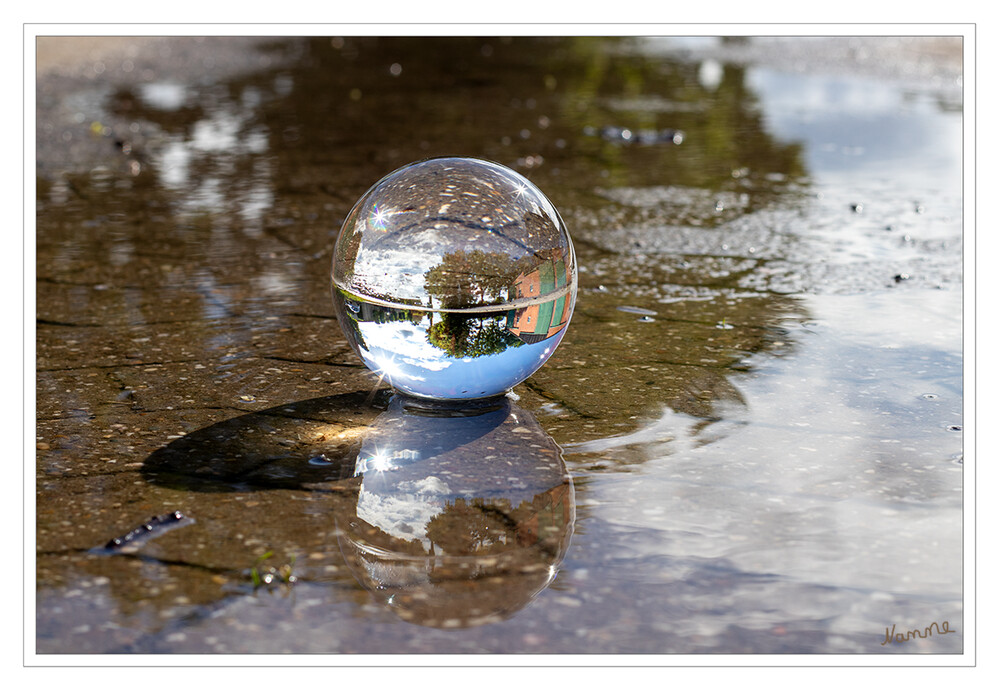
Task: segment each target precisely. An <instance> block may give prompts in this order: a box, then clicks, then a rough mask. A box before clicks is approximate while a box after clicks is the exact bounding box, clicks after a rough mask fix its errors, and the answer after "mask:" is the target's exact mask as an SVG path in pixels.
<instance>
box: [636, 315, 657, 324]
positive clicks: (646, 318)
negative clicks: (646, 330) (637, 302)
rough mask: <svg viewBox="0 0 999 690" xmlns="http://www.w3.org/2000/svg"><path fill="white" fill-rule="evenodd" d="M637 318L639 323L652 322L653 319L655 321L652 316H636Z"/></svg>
mask: <svg viewBox="0 0 999 690" xmlns="http://www.w3.org/2000/svg"><path fill="white" fill-rule="evenodd" d="M638 320H639V322H640V323H652V322H653V321H655V319H654V318H652V317H651V316H640V317H638Z"/></svg>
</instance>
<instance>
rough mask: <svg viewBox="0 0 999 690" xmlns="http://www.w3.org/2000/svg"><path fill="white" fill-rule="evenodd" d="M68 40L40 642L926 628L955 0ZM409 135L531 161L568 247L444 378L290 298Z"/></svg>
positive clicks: (954, 208) (515, 163) (786, 642)
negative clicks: (488, 347) (386, 370)
mask: <svg viewBox="0 0 999 690" xmlns="http://www.w3.org/2000/svg"><path fill="white" fill-rule="evenodd" d="M72 40H74V39H42V42H41V43H40V44H39V50H38V56H39V58H38V59H39V70H40V71H39V78H38V86H37V113H38V117H37V127H38V139H37V150H38V159H37V189H38V192H37V237H36V252H37V262H36V266H35V271H36V282H35V291H36V301H37V314H36V316H37V324H36V329H37V331H36V364H37V379H36V381H37V407H36V411H35V412H36V416H37V422H36V435H37V437H36V439H35V441H36V467H37V476H36V484H35V486H36V501H37V508H36V513H37V524H36V529H35V539H36V547H37V561H36V565H37V589H36V595H37V596H36V602H35V604H36V611H35V613H36V617H35V621H34V624H35V633H36V640H35V648H36V651H37V653H39V654H43V655H44V654H124V653H129V654H135V653H139V654H147V653H148V654H160V653H184V654H216V653H222V654H226V653H316V654H325V653H330V654H362V653H363V654H368V653H375V654H399V653H419V654H423V653H434V654H450V653H455V654H461V653H476V654H482V653H494V654H513V653H518V654H587V655H590V654H702V653H725V654H743V653H756V654H760V653H762V654H767V653H773V654H785V653H793V654H799V653H810V654H906V653H944V654H954V653H959V652H961V651H962V650H963V648H964V635H963V629H964V626H963V590H962V577H963V557H964V554H963V545H962V519H963V491H964V482H963V443H964V431H963V427H964V418H963V389H962V380H963V379H962V376H963V367H964V362H963V353H962V336H963V331H962V304H963V263H962V262H963V251H964V247H963V226H962V213H963V207H962V204H963V197H962V120H963V118H962V84H961V75H962V65H961V42H960V39H946V38H908V39H892V38H865V39H846V38H842V39H785V40H781V39H751V40H744V41H743V40H741V41H722V40H718V39H666V38H662V39H613V40H611V39H597V38H562V39H531V38H513V39H500V38H448V39H444V38H434V39H431V38H422V39H414V38H410V39H405V38H396V39H384V38H383V39H375V38H358V37H353V38H351V37H348V38H343V39H340V38H333V39H330V38H317V39H300V38H294V39H289V38H283V39H273V40H271V39H249V38H231V39H221V38H215V39H193V38H191V39H183V38H173V39H155V40H149V39H147V40H133V39H121V40H118V41H111V42H100V41H94V42H87V43H85V44H83V45H82V46H81V47H79V48H77V49H76V50H75V51H74V50H72V48H73V46H72V45H71V44H68V43H67V42H68V41H72ZM81 56H82V57H81ZM438 155H459V156H474V157H480V158H485V159H489V160H494V161H496V162H499V163H502V164H504V165H507V166H509V167H511V168H513V169H515V170H517V171H518V172H520V173H521V174H523V175H525V176H526V177H528V178H529V179H531V180H532V181H533V182H534V183H535V184H536V185H537V186H538V187H539V188H540V189H542V190H543V191H544V192H545V194H547V195H548V197H549V198H550V199H551V200H552V202H553V203H554V205H555V206H556V207H557V208H558V209H559V211H560V213H561V215H562V217H563V218H564V220H565V222H566V225H567V227H568V229H569V232H570V233H571V235H572V239H573V242H574V245H575V250H576V255H577V259H578V264H579V271H580V272H579V293H578V297H577V301H576V307H575V312H574V315H573V317H572V321H571V323H570V325H569V326H568V329H567V331H566V334H565V337H564V340H563V341H562V343H561V345H560V347H559V349H558V350H556V351H555V353H554V355H552V357H551V359H550V360H549V361H548V362H547V363H546V364H545V366H543V367H542V368H541V369H540V370H538V371H537V372H536V373H535V374H534V375H533V376H531V377H530V378H529V379H528V380H527V381H526V382H525V383H523V384H521V385H518V386H517V387H516V388H515V389H514V391H513V393H512V394H511V395H510V396H509V397H508V398H506V399H504V400H502V401H501V402H499V403H496V404H491V405H485V406H480V407H475V408H474V409H465V410H463V412H462V413H461V414H460V415H456V414H454V413H445V412H443V411H441V410H438V409H427V408H425V407H421V406H413V405H411V404H409V403H407V402H406V401H404V400H402V399H400V398H398V397H393V395H392V393H391V391H389V390H388V388H387V386H386V385H385V384H384V382H381V381H379V379H378V377H377V376H375V375H374V374H372V373H371V372H369V371H368V370H367V369H366V368H365V367H364V366H363V365H362V364H361V362H360V360H359V359H358V358H357V357H356V356H355V355H354V354H353V352H352V351H351V350H350V348H349V346H348V344H347V341H346V340H345V338H344V336H343V334H342V331H341V330H340V327H339V324H338V323H337V320H336V316H335V313H334V309H333V303H332V300H331V297H330V263H331V260H332V250H333V245H334V242H335V241H336V238H337V235H338V232H339V229H340V225H341V223H342V222H343V220H344V218H345V217H346V215H347V212H348V211H349V210H350V208H351V206H352V205H353V203H354V202H355V201H356V200H357V199H358V198H359V197H360V196H361V194H363V193H364V192H365V191H366V190H367V189H368V187H369V186H370V185H372V184H373V183H374V182H376V181H377V180H378V179H379V178H381V177H382V176H383V175H385V174H386V173H388V172H390V171H392V170H394V169H395V168H398V167H399V166H401V165H404V164H406V163H408V162H411V161H414V160H419V159H422V158H427V157H430V156H438ZM385 462H388V463H390V465H391V466H390V467H385V466H383V464H382V463H385ZM379 470H385V471H379ZM174 511H179V512H180V513H181V515H182V516H183V518H182V519H180V520H177V521H173V520H171V519H169V517H166V518H164V523H163V524H162V525H151V529H149V530H145V529H144V528H143V525H145V524H146V523H147V522H148V521H149V520H150V518H151V517H153V516H170V515H171V514H172V513H173V512H174ZM136 528H139V532H136V533H134V534H133V536H132V537H129V538H128V539H126V540H124V542H125V543H123V545H122V546H120V547H113V548H109V547H108V544H109V541H110V540H112V539H114V538H115V537H124V536H125V535H127V534H129V533H130V532H131V531H132V530H135V529H136ZM944 621H947V622H948V627H947V629H948V630H950V631H951V632H949V633H943V632H942V631H941V626H943V623H944ZM933 623H937V628H935V629H934V634H931V635H930V636H928V637H925V638H919V639H908V640H905V641H901V640H898V641H896V640H892V641H889V642H888V643H887V644H883V643H885V642H886V634H890V633H889V631H890V630H891V629H892V626H895V628H896V630H897V631H903V630H914V629H918V630H920V631H923V630H925V629H926V628H927V626H931V624H933ZM886 629H887V630H886ZM910 637H911V636H910Z"/></svg>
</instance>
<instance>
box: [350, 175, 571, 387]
mask: <svg viewBox="0 0 999 690" xmlns="http://www.w3.org/2000/svg"><path fill="white" fill-rule="evenodd" d="M576 286H577V275H576V257H575V252H574V251H573V247H572V241H571V240H570V238H569V233H568V231H567V230H566V227H565V223H564V222H563V221H562V219H561V217H560V216H559V214H558V212H557V211H556V210H555V207H554V206H553V205H552V203H551V202H550V201H549V200H548V198H547V197H545V195H544V194H543V193H542V192H541V191H540V190H539V189H538V188H537V187H535V186H534V185H533V184H532V183H531V182H530V181H528V180H527V179H526V178H524V177H523V176H521V175H520V174H518V173H516V172H514V171H513V170H510V169H508V168H505V167H504V166H501V165H498V164H496V163H490V162H487V161H482V160H477V159H470V158H435V159H430V160H426V161H421V162H418V163H413V164H411V165H408V166H405V167H403V168H400V169H399V170H396V171H395V172H393V173H391V174H389V175H388V176H386V177H385V178H383V179H382V180H381V181H379V182H378V183H377V184H375V185H374V186H373V187H372V188H371V189H370V190H368V192H366V193H365V194H364V196H362V197H361V199H360V200H359V201H358V202H357V204H356V205H355V206H354V208H353V209H352V210H351V211H350V213H349V214H348V216H347V219H346V220H345V221H344V224H343V228H342V229H341V231H340V236H339V237H338V239H337V243H336V248H335V250H334V256H333V268H332V289H333V302H334V306H335V308H336V313H337V317H338V319H339V320H340V324H341V327H342V328H343V331H344V333H345V335H346V337H347V340H348V342H349V343H350V345H351V347H352V348H353V349H354V351H355V352H356V353H357V354H358V356H360V358H361V359H362V360H363V361H364V363H365V364H366V365H367V366H368V367H369V368H370V369H371V370H372V371H374V372H375V373H377V374H378V375H379V376H381V377H382V378H383V379H384V380H386V381H387V382H388V383H389V384H391V385H392V386H393V387H394V388H396V389H398V390H400V391H402V392H405V393H408V394H410V395H414V396H418V397H423V398H435V399H474V398H485V397H491V396H495V395H499V394H501V393H503V392H504V391H507V390H509V389H510V388H512V387H513V386H515V385H517V384H518V383H520V382H521V381H523V380H524V379H526V378H527V377H528V376H530V375H531V374H532V373H534V372H535V371H537V369H538V368H539V367H540V366H541V365H542V364H544V363H545V361H547V359H548V358H549V357H550V356H551V354H552V353H553V352H554V351H555V348H556V347H557V346H558V344H559V342H560V341H561V340H562V337H563V336H564V334H565V329H566V327H567V326H568V324H569V320H570V318H571V316H572V310H573V307H574V306H575V298H576Z"/></svg>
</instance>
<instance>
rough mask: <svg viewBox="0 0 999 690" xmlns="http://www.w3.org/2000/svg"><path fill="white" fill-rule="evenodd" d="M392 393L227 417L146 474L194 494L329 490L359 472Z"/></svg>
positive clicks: (163, 451) (170, 451)
mask: <svg viewBox="0 0 999 690" xmlns="http://www.w3.org/2000/svg"><path fill="white" fill-rule="evenodd" d="M390 396H391V392H390V391H388V390H383V391H378V392H377V393H376V394H375V395H374V396H372V395H371V394H368V393H349V394H344V395H334V396H329V397H323V398H312V399H310V400H303V401H300V402H294V403H288V404H284V405H277V406H275V407H270V408H268V409H266V410H260V411H258V412H251V413H250V414H245V415H240V416H239V417H234V418H232V419H227V420H225V421H224V422H219V423H218V424H213V425H211V426H209V427H205V428H204V429H199V430H198V431H195V432H193V433H190V434H188V435H186V436H184V437H182V438H179V439H176V440H175V441H173V442H171V443H170V444H168V445H166V446H164V447H163V448H160V449H159V450H157V451H155V452H154V453H152V454H151V455H150V456H149V457H147V458H146V460H145V461H144V463H143V466H142V469H141V473H142V476H143V478H144V479H145V480H146V481H148V482H150V483H151V484H156V485H160V486H168V487H171V488H176V489H184V490H190V491H209V492H234V491H248V490H259V489H316V488H322V485H323V484H328V483H330V482H338V481H340V480H342V479H346V478H348V477H350V476H351V475H352V474H353V470H354V461H355V460H356V458H357V454H358V452H359V450H360V448H361V440H362V438H363V437H364V435H365V432H366V431H367V430H368V428H369V427H370V425H371V424H372V423H373V422H374V420H375V418H376V417H378V415H379V414H381V413H382V412H383V411H384V410H385V409H386V407H387V405H388V399H389V397H390Z"/></svg>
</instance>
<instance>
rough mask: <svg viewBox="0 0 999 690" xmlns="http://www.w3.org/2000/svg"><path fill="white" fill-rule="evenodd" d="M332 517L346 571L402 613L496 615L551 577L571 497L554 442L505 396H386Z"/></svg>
mask: <svg viewBox="0 0 999 690" xmlns="http://www.w3.org/2000/svg"><path fill="white" fill-rule="evenodd" d="M352 481H356V482H359V485H357V487H356V488H357V489H358V494H357V501H356V503H353V504H351V503H342V504H341V507H340V508H339V509H338V513H337V516H336V518H337V528H338V530H337V531H338V534H339V539H340V548H341V551H342V552H343V555H344V559H345V561H346V563H347V565H348V566H349V567H350V569H351V570H352V571H353V573H354V576H355V577H356V578H357V579H358V581H359V582H361V584H363V585H364V586H365V587H366V588H367V589H368V590H370V591H371V592H372V593H373V594H374V595H375V596H377V597H378V598H379V599H381V600H382V601H383V602H385V604H386V605H388V606H389V607H390V608H391V610H392V611H394V612H395V613H396V614H397V615H398V616H399V617H400V618H402V619H403V620H407V621H410V622H412V623H418V624H420V625H426V626H432V627H443V628H448V627H469V626H474V625H482V624H485V623H490V622H495V621H498V620H502V619H504V618H506V617H508V616H510V615H512V614H513V613H514V612H516V611H518V610H520V609H521V608H523V607H524V606H526V605H527V603H528V602H530V601H531V599H533V598H534V597H535V596H536V595H537V594H538V593H539V592H540V591H541V590H543V589H544V588H545V587H547V586H548V585H549V584H550V583H551V582H552V581H553V580H554V578H555V575H556V572H557V568H558V565H559V563H561V561H562V559H563V557H564V555H565V552H566V550H567V549H568V546H569V540H570V538H571V535H572V528H573V522H574V520H575V494H574V491H573V486H572V480H571V478H570V477H569V474H568V472H567V471H566V468H565V464H564V462H563V461H562V454H561V450H560V449H559V447H558V445H557V444H556V443H555V442H554V441H553V440H552V439H551V438H550V437H549V436H548V435H547V434H546V433H545V432H544V430H543V429H542V428H541V426H540V425H539V424H538V423H537V421H536V420H535V419H534V417H533V416H532V415H531V414H530V413H529V412H527V411H525V410H522V409H520V408H517V407H516V406H514V405H513V404H512V403H511V402H510V401H509V399H507V398H497V399H494V401H492V403H491V404H489V405H480V406H479V407H478V408H468V409H464V410H457V409H455V408H450V409H448V408H443V407H442V408H437V409H434V408H427V407H424V406H422V405H419V404H418V401H414V400H413V399H408V398H404V397H403V396H396V397H395V398H394V399H393V400H392V402H391V403H390V405H389V408H388V409H387V411H386V412H384V413H382V415H381V416H379V417H378V418H377V419H376V420H375V422H374V424H373V426H372V427H371V429H370V431H369V432H368V433H367V434H366V436H365V437H364V440H363V442H362V444H361V449H360V452H359V454H358V457H357V463H356V469H355V479H354V480H352Z"/></svg>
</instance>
